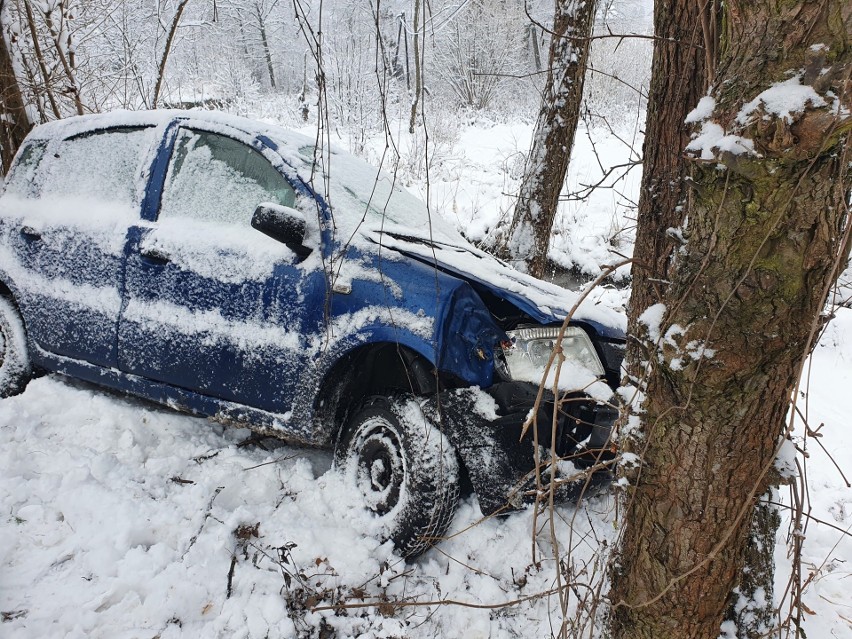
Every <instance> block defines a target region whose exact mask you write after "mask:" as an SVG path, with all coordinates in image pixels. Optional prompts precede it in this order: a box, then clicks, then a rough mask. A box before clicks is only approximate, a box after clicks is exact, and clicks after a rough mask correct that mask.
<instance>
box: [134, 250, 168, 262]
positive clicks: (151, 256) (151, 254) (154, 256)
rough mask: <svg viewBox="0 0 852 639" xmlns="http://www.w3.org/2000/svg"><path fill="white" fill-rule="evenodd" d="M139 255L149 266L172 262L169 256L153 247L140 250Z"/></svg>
mask: <svg viewBox="0 0 852 639" xmlns="http://www.w3.org/2000/svg"><path fill="white" fill-rule="evenodd" d="M139 255H140V256H141V257H142V259H143V260H144V261H146V262H149V263H151V264H168V263H169V262H171V261H172V256H171V255H169V254H168V253H166V252H165V251H163V250H161V249H158V248H155V247H153V246H152V247H147V248H143V249H140V250H139Z"/></svg>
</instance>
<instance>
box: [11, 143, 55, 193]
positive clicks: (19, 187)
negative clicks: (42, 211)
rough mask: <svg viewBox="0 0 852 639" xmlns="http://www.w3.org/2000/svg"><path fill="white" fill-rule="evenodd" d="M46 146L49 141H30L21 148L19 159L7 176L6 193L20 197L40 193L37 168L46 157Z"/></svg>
mask: <svg viewBox="0 0 852 639" xmlns="http://www.w3.org/2000/svg"><path fill="white" fill-rule="evenodd" d="M46 148H47V142H42V141H36V142H28V143H27V144H26V146H24V148H23V149H21V154H20V155H19V156H18V161H17V162H15V164H14V166H13V167H12V170H11V171H10V172H9V175H7V176H6V178H7V179H6V193H9V194H11V195H17V196H18V197H28V198H31V197H36V195H37V193H38V185H37V181H36V177H37V173H36V170H37V169H38V166H39V163H40V162H41V159H42V158H43V157H44V150H45V149H46Z"/></svg>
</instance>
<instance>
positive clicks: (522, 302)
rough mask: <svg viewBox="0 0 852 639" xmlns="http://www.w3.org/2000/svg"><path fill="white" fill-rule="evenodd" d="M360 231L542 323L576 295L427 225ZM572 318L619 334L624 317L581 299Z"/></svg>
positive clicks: (561, 312) (561, 313) (561, 314)
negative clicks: (434, 234)
mask: <svg viewBox="0 0 852 639" xmlns="http://www.w3.org/2000/svg"><path fill="white" fill-rule="evenodd" d="M363 235H364V236H366V238H367V239H368V240H370V241H371V242H373V243H375V244H378V245H379V246H381V247H382V248H385V249H390V250H392V251H395V252H397V253H401V254H402V255H405V256H407V257H410V258H412V259H415V260H418V261H420V262H423V263H425V264H429V265H433V266H435V267H436V268H438V269H440V270H441V271H444V272H445V273H449V274H450V275H453V276H454V277H457V278H459V279H463V280H467V281H469V282H472V283H475V284H479V285H481V286H484V287H486V288H488V289H489V290H490V291H491V292H493V293H494V294H495V295H497V296H498V297H501V298H503V299H504V300H506V301H508V302H510V303H512V304H513V305H515V306H516V307H517V308H518V309H520V310H521V311H523V312H524V313H526V314H527V315H529V316H530V317H532V318H533V319H535V320H536V321H537V322H541V323H542V324H552V323H554V322H561V321H562V320H563V319H564V318H565V316H566V315H567V314H568V312H569V311H570V309H571V308H572V307H573V306H574V305H575V304H576V303H577V301H578V300H579V298H580V294H579V293H577V292H575V291H570V290H568V289H564V288H562V287H560V286H557V285H555V284H550V283H548V282H543V281H541V280H538V279H536V278H534V277H532V276H530V275H526V274H524V273H521V272H520V271H518V270H516V269H514V268H512V267H511V266H509V265H508V264H506V263H505V262H503V261H501V260H498V259H497V258H495V257H494V256H493V255H489V254H488V253H485V252H484V251H480V250H479V249H477V248H475V247H474V246H472V245H470V244H467V242H465V241H464V240H463V239H461V238H459V241H456V242H453V241H447V240H446V239H445V238H444V237H441V239H436V238H434V237H431V238H430V237H429V233H428V231H427V232H423V231H419V230H416V229H412V228H410V227H401V226H400V227H397V226H395V225H387V224H386V225H384V226H383V227H382V228H380V229H363ZM572 319H574V320H579V321H584V322H587V323H589V324H592V325H593V327H594V328H595V330H597V332H598V333H599V334H600V335H601V336H603V337H608V338H612V339H624V335H625V333H624V330H625V327H626V326H625V325H626V320H625V317H624V315H623V314H622V313H619V312H617V311H615V310H613V309H611V308H608V307H603V306H600V305H595V304H593V303H591V302H590V301H588V300H586V301H585V302H584V303H583V304H581V305H580V307H579V308H578V309H577V310H576V311H575V313H574V316H573V318H572Z"/></svg>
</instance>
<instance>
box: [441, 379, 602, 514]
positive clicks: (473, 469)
mask: <svg viewBox="0 0 852 639" xmlns="http://www.w3.org/2000/svg"><path fill="white" fill-rule="evenodd" d="M537 395H538V388H537V387H536V386H535V385H533V384H529V383H526V382H502V383H498V384H495V385H494V386H492V387H490V388H488V389H487V390H485V391H483V390H480V389H477V388H467V389H459V390H453V391H447V392H444V393H441V394H440V396H439V398H438V399H437V402H435V403H434V404H433V405H432V411H433V412H437V414H436V415H435V417H436V418H437V419H439V420H440V422H439V423H441V425H442V431H443V432H444V433H445V434H446V435H447V436H448V437H449V439H450V441H452V443H453V445H454V446H455V447H456V449H457V450H458V452H459V455H460V456H461V458H462V461H463V462H464V465H465V467H466V469H467V471H468V475H469V477H470V480H471V483H472V484H473V488H474V490H475V491H476V493H477V496H478V498H479V505H480V509H481V510H482V513H483V514H484V515H490V514H493V513H498V512H505V511H510V510H513V509H517V508H520V507H522V506H523V505H524V504H525V503H530V502H531V501H534V500H535V498H536V494H537V481H536V475H537V473H536V448H535V447H536V442H537V444H538V447H539V448H538V464H539V469H538V470H539V472H538V475H539V476H540V478H541V482H542V484H541V486H542V489H544V490H550V489H551V477H552V475H551V472H552V465H551V450H553V449H555V453H556V458H555V466H556V476H555V479H556V481H555V482H553V483H552V487H553V488H554V490H555V497H556V499H557V500H558V501H567V500H576V499H577V498H579V497H580V496H581V495H583V494H584V493H586V492H587V491H589V489H590V488H593V487H598V486H601V485H602V484H606V483H608V482H609V480H610V479H611V474H610V472H609V470H608V464H607V462H608V461H609V460H611V459H612V458H613V457H614V452H613V450H612V447H611V442H610V433H611V431H612V425H613V423H614V422H615V419H616V417H617V416H618V411H617V410H616V409H615V408H614V407H613V406H611V405H608V404H601V403H598V402H595V401H594V400H593V399H591V398H590V397H589V396H587V395H585V394H584V393H572V394H568V395H566V396H563V397H561V398H560V401H559V408H558V410H557V414H556V420H555V422H554V418H553V415H554V410H555V403H554V401H553V395H552V394H551V393H549V392H546V393H544V395H543V397H542V401H541V402H540V403H539V406H538V409H537V411H536V415H535V419H534V420H532V421H531V423H530V425H529V427H528V428H527V430H526V432H524V424H525V423H526V422H527V418H528V417H529V416H530V415H531V414H532V412H533V409H534V407H535V401H536V397H537Z"/></svg>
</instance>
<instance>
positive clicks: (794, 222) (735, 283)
mask: <svg viewBox="0 0 852 639" xmlns="http://www.w3.org/2000/svg"><path fill="white" fill-rule="evenodd" d="M725 11H726V15H725V26H726V32H725V34H724V38H723V44H724V48H723V51H722V54H721V59H720V63H719V67H718V74H717V76H716V80H715V83H714V88H713V91H712V95H713V97H714V98H715V100H716V104H715V109H714V110H713V113H712V116H711V118H710V121H709V122H710V123H712V124H714V125H717V126H719V127H721V130H722V132H723V133H724V134H726V135H736V136H740V138H742V139H746V140H751V141H752V142H753V144H754V152H753V153H740V154H734V153H731V152H729V151H725V150H723V149H724V148H727V147H726V146H725V145H724V144H723V143H721V142H720V143H719V144H718V145H716V146H713V147H712V149H711V148H710V147H709V145H708V147H707V148H706V149H705V151H710V155H711V156H712V158H711V159H709V160H708V159H706V153H705V159H699V158H696V159H695V160H694V161H693V176H692V180H691V186H692V188H691V192H690V194H689V201H688V205H687V212H688V216H689V223H688V228H687V232H686V240H687V243H686V245H685V246H684V247H683V249H682V250H680V251H679V253H678V255H677V256H676V260H675V264H674V267H673V269H672V271H671V285H670V286H669V287H668V289H667V290H666V291H665V293H664V295H663V297H662V299H661V301H662V302H663V303H665V308H666V310H665V313H664V315H663V319H662V322H661V324H660V326H659V327H656V326H654V327H652V328H653V329H654V330H649V331H648V332H646V333H645V335H644V341H645V350H644V355H640V352H641V351H639V350H636V351H634V352H633V353H634V355H633V356H634V357H642V358H643V360H644V361H641V362H635V361H634V362H633V365H634V366H637V367H639V366H641V367H642V368H644V369H646V371H647V373H646V375H647V377H646V379H645V382H644V389H643V390H644V392H645V399H644V402H643V403H642V410H643V412H642V413H641V414H639V417H640V420H641V434H640V436H639V437H637V438H635V439H633V440H631V441H629V442H628V443H627V445H628V446H630V447H632V450H633V451H634V452H636V453H637V454H638V455H640V456H641V458H642V464H641V466H640V467H639V468H638V469H637V470H636V471H635V472H633V473H631V474H630V475H629V479H630V480H631V483H632V487H631V489H630V490H629V491H628V494H627V496H626V504H625V506H626V511H625V515H624V530H623V537H622V544H621V547H620V550H619V553H618V554H617V557H616V560H615V562H614V564H613V569H612V588H611V592H610V603H611V615H610V621H611V626H610V629H611V632H612V634H613V636H615V637H631V638H642V637H648V638H651V637H653V638H654V639H665V638H668V637H673V638H674V637H676V638H678V639H689V638H692V637H696V638H699V637H700V638H708V639H715V638H716V637H718V635H719V628H720V624H721V622H722V619H723V617H724V614H725V609H726V606H727V602H728V600H729V596H730V593H731V591H732V589H733V588H734V587H735V586H736V585H737V584H738V582H739V579H740V574H741V570H742V565H743V561H744V557H745V550H746V546H747V541H748V537H749V530H750V527H751V518H752V513H753V510H754V505H755V503H756V502H757V500H758V498H759V497H760V496H761V495H762V494H763V493H764V492H765V490H766V488H767V485H768V479H769V477H770V471H771V468H772V464H773V460H774V458H775V455H776V447H777V445H778V443H779V441H780V439H781V437H782V435H783V433H784V430H785V416H786V414H787V409H788V406H789V400H790V394H791V391H792V389H793V386H794V384H795V382H796V380H797V378H798V375H799V374H800V367H801V364H802V362H803V360H804V357H805V356H806V354H807V349H808V346H809V343H810V340H811V339H812V337H813V332H814V331H813V327H814V325H815V322H816V321H817V319H818V316H819V314H820V312H821V310H822V306H823V303H824V300H825V296H826V293H827V291H828V287H829V286H830V284H831V283H832V282H833V280H834V279H835V277H836V275H837V267H838V265H839V263H840V262H841V260H840V258H841V257H842V256H843V255H845V254H848V246H847V245H846V243H845V240H844V231H845V224H846V219H847V202H848V201H847V196H848V188H849V182H848V178H849V159H850V148H849V131H850V128H852V120H850V117H849V115H848V113H849V109H850V106H852V103H850V95H849V93H850V80H849V78H850V72H852V54H851V53H850V49H849V44H848V41H849V39H850V38H849V36H850V32H849V30H850V13H852V6H850V5H849V3H846V2H841V1H840V0H830V1H828V2H825V3H805V2H784V3H770V2H748V3H747V2H743V1H742V0H730V1H729V2H727V3H726V4H725ZM818 45H822V46H818ZM797 75H798V77H799V78H800V81H801V82H802V83H803V84H808V85H810V86H812V87H813V89H814V90H815V91H816V93H817V94H819V96H821V98H820V99H817V100H812V101H811V102H810V103H807V104H806V105H804V109H803V110H802V111H797V112H794V113H791V114H790V115H789V116H787V117H785V116H783V115H781V114H779V113H775V112H772V111H771V110H770V109H768V108H766V107H765V105H764V106H762V107H758V108H757V109H756V110H754V111H753V112H752V113H751V114H750V115H749V116H748V117H745V116H743V115H742V114H743V113H744V112H743V107H744V106H745V105H747V104H749V103H750V102H751V101H752V100H753V99H755V98H756V97H757V96H758V95H759V94H760V93H761V92H762V91H764V90H766V89H768V88H770V87H771V86H773V85H776V84H778V83H781V82H784V81H789V79H790V78H791V77H796V76H797ZM838 107H840V109H839V110H838ZM731 140H732V139H731V138H729V139H728V141H731ZM720 147H722V148H720ZM657 329H659V330H658V331H657ZM657 334H659V338H656V336H657ZM651 337H654V338H655V339H651Z"/></svg>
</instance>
